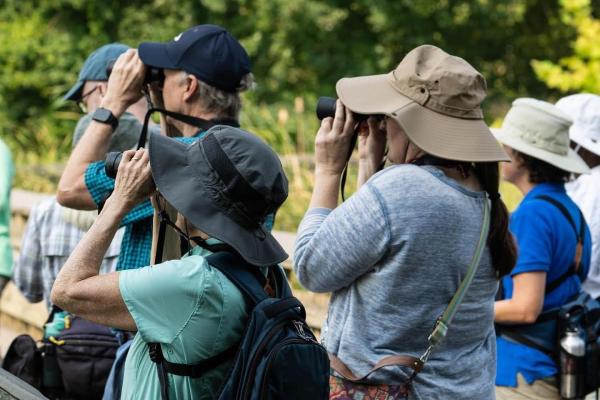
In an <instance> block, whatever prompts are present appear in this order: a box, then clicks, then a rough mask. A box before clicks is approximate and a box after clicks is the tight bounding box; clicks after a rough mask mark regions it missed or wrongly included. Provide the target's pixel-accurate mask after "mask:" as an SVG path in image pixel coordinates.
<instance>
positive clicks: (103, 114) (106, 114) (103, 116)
mask: <svg viewBox="0 0 600 400" xmlns="http://www.w3.org/2000/svg"><path fill="white" fill-rule="evenodd" d="M94 119H95V120H98V121H102V122H107V121H108V120H109V119H110V111H108V110H107V109H105V108H97V109H96V111H94Z"/></svg>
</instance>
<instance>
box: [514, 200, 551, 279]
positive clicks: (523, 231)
mask: <svg viewBox="0 0 600 400" xmlns="http://www.w3.org/2000/svg"><path fill="white" fill-rule="evenodd" d="M523 206H524V207H523V208H522V209H520V210H519V212H518V213H516V214H515V215H513V218H512V219H511V221H510V229H511V231H512V232H513V234H514V235H515V237H516V239H517V247H518V249H519V257H518V259H517V265H515V268H514V269H513V270H512V272H511V276H515V275H517V274H521V273H524V272H534V271H538V272H548V271H549V269H550V264H551V263H552V249H553V245H552V240H553V239H552V236H553V233H552V227H551V225H550V222H549V220H548V216H547V214H546V213H547V211H548V208H547V207H543V206H540V204H539V202H535V201H532V202H529V203H527V204H524V205H523Z"/></svg>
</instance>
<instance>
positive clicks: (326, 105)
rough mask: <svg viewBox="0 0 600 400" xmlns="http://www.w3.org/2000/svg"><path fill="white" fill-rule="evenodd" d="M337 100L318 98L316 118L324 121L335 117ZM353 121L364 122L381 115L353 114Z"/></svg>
mask: <svg viewBox="0 0 600 400" xmlns="http://www.w3.org/2000/svg"><path fill="white" fill-rule="evenodd" d="M336 101H337V99H336V98H334V97H319V100H318V101H317V118H318V119H319V120H322V119H325V118H327V117H332V118H333V117H334V116H335V108H336V107H335V105H336ZM352 114H353V115H354V120H355V121H356V122H357V123H358V122H362V121H365V120H366V119H367V118H369V117H379V118H382V117H383V116H382V115H368V114H358V113H355V112H353V113H352Z"/></svg>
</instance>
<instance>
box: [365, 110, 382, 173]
mask: <svg viewBox="0 0 600 400" xmlns="http://www.w3.org/2000/svg"><path fill="white" fill-rule="evenodd" d="M386 142H387V138H386V130H385V120H383V121H382V120H381V119H379V118H376V117H369V119H368V120H367V121H366V122H363V123H362V124H361V129H360V130H359V135H358V158H359V163H360V166H361V167H362V166H364V167H366V168H367V169H368V170H370V171H373V172H375V171H377V170H378V169H379V167H380V166H381V163H382V161H383V157H384V154H385V145H386Z"/></svg>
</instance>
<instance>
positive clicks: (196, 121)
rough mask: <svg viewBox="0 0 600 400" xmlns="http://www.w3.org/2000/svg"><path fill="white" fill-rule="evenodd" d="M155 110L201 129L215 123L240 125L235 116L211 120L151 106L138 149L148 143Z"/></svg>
mask: <svg viewBox="0 0 600 400" xmlns="http://www.w3.org/2000/svg"><path fill="white" fill-rule="evenodd" d="M155 112H159V113H161V114H163V115H166V116H168V117H171V118H173V119H176V120H178V121H181V122H184V123H186V124H188V125H192V126H195V127H196V128H198V129H199V130H201V131H206V130H209V129H210V128H212V127H213V126H215V125H229V126H234V127H236V128H238V127H239V126H240V124H239V122H238V121H237V120H236V119H233V118H215V119H211V120H207V119H202V118H197V117H192V116H191V115H186V114H180V113H178V112H175V111H168V110H165V109H164V108H157V107H151V108H149V109H148V111H147V112H146V116H145V117H144V126H143V127H142V133H140V138H139V140H138V149H139V148H142V147H144V146H145V145H146V139H147V137H148V124H149V123H150V117H151V116H152V114H154V113H155Z"/></svg>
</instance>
